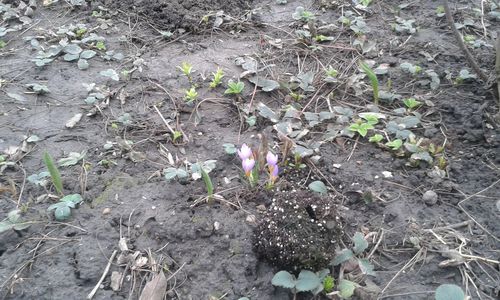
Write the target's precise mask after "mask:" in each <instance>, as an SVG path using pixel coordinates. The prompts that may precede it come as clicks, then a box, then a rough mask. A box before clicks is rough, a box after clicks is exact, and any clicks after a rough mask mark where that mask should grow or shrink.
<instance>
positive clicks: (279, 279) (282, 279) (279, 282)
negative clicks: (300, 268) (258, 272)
mask: <svg viewBox="0 0 500 300" xmlns="http://www.w3.org/2000/svg"><path fill="white" fill-rule="evenodd" d="M271 283H272V284H273V285H275V286H280V287H284V288H287V289H293V288H294V287H295V284H296V280H295V276H293V275H292V274H290V273H288V272H287V271H279V272H278V273H276V274H274V277H273V279H272V280H271Z"/></svg>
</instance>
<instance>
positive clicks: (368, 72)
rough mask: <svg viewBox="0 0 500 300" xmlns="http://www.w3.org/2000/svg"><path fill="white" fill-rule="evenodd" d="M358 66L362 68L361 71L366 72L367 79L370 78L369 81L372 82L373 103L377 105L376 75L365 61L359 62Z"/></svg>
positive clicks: (377, 85)
mask: <svg viewBox="0 0 500 300" xmlns="http://www.w3.org/2000/svg"><path fill="white" fill-rule="evenodd" d="M359 66H360V67H361V69H362V70H363V72H365V73H366V76H368V79H370V82H371V84H372V88H373V100H374V102H375V105H378V87H379V84H378V79H377V75H375V72H373V70H372V69H371V68H370V67H369V66H368V65H367V64H366V63H365V62H360V63H359Z"/></svg>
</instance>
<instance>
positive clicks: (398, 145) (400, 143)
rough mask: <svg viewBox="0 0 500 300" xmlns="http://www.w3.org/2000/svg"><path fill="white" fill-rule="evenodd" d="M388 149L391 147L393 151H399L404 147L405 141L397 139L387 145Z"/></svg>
mask: <svg viewBox="0 0 500 300" xmlns="http://www.w3.org/2000/svg"><path fill="white" fill-rule="evenodd" d="M385 145H386V146H387V147H390V148H391V149H392V150H394V151H397V150H399V149H400V148H401V146H403V141H402V140H400V139H395V140H392V141H390V142H387V143H385Z"/></svg>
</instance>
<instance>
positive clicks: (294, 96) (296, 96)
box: [290, 92, 304, 102]
mask: <svg viewBox="0 0 500 300" xmlns="http://www.w3.org/2000/svg"><path fill="white" fill-rule="evenodd" d="M290 97H292V99H293V100H295V101H297V102H299V101H300V100H302V98H304V95H302V94H299V93H295V92H290Z"/></svg>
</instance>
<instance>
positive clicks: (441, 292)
mask: <svg viewBox="0 0 500 300" xmlns="http://www.w3.org/2000/svg"><path fill="white" fill-rule="evenodd" d="M464 299H465V294H464V292H463V291H462V289H461V288H460V287H459V286H458V285H455V284H442V285H440V286H439V287H438V288H437V290H436V300H464Z"/></svg>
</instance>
